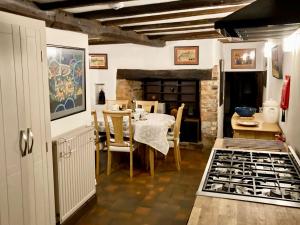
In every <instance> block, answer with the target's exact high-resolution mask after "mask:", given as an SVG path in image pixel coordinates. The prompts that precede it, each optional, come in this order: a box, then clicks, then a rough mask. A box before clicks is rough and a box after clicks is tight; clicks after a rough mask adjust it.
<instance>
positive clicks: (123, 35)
mask: <svg viewBox="0 0 300 225" xmlns="http://www.w3.org/2000/svg"><path fill="white" fill-rule="evenodd" d="M0 10H3V11H6V12H11V13H14V14H18V15H22V16H27V17H31V18H35V19H39V20H44V21H45V22H46V24H47V26H48V27H52V28H58V29H64V30H71V31H79V32H82V33H86V34H88V35H89V36H91V37H107V38H113V39H118V40H120V41H125V42H130V43H135V44H141V45H147V46H153V47H163V46H165V42H164V41H160V40H150V39H149V38H148V37H147V36H145V35H141V34H137V33H135V32H132V31H130V32H126V31H123V30H121V29H120V28H117V27H107V26H102V25H101V23H100V22H99V21H97V20H87V19H79V18H75V17H74V16H73V15H72V14H68V13H66V12H61V11H53V12H51V13H49V12H48V13H46V12H44V11H42V10H40V9H38V8H37V7H36V6H35V5H34V4H33V3H32V2H27V1H19V0H1V1H0Z"/></svg>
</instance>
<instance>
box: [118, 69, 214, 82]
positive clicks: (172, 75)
mask: <svg viewBox="0 0 300 225" xmlns="http://www.w3.org/2000/svg"><path fill="white" fill-rule="evenodd" d="M117 79H127V80H144V79H162V80H171V79H176V80H211V79H212V69H204V70H198V69H187V70H137V69H118V71H117Z"/></svg>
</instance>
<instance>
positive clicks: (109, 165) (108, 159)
mask: <svg viewBox="0 0 300 225" xmlns="http://www.w3.org/2000/svg"><path fill="white" fill-rule="evenodd" d="M110 173H111V152H110V151H109V150H108V151H107V176H109V175H110Z"/></svg>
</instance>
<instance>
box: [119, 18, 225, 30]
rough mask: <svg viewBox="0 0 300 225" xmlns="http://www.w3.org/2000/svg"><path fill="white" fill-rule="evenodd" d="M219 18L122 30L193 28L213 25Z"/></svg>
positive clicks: (123, 27) (134, 26) (148, 25)
mask: <svg viewBox="0 0 300 225" xmlns="http://www.w3.org/2000/svg"><path fill="white" fill-rule="evenodd" d="M219 19H221V18H212V19H202V20H190V21H185V22H173V23H158V24H147V25H133V26H122V27H121V28H122V30H135V31H137V30H148V29H160V28H172V27H173V28H175V27H185V26H195V25H203V24H213V23H214V22H216V21H217V20H219Z"/></svg>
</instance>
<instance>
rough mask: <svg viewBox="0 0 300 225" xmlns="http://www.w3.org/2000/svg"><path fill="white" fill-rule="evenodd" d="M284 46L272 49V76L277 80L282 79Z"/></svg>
mask: <svg viewBox="0 0 300 225" xmlns="http://www.w3.org/2000/svg"><path fill="white" fill-rule="evenodd" d="M282 61H283V52H282V46H281V45H276V46H275V47H273V48H272V75H273V77H275V78H277V79H282Z"/></svg>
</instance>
